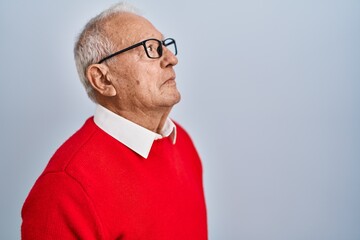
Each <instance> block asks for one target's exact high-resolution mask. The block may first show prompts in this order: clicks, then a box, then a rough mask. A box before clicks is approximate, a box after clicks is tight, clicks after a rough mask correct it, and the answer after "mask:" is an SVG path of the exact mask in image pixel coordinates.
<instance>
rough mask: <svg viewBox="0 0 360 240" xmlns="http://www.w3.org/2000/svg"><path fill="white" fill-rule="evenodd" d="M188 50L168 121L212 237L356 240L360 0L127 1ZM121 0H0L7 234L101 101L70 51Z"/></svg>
mask: <svg viewBox="0 0 360 240" xmlns="http://www.w3.org/2000/svg"><path fill="white" fill-rule="evenodd" d="M130 2H132V3H134V4H135V5H137V6H138V7H139V8H140V9H142V11H143V12H144V14H145V16H146V17H148V18H149V19H150V20H151V21H153V23H154V24H155V25H156V26H157V27H158V28H159V29H160V30H161V31H162V32H163V33H164V34H165V36H171V37H174V38H175V39H176V40H177V42H178V47H179V51H180V53H179V56H178V57H179V65H178V66H177V67H176V70H177V82H178V86H179V89H180V91H181V92H182V97H183V98H182V101H181V103H180V104H178V105H177V106H176V107H175V108H174V110H173V113H172V117H173V118H174V119H176V120H177V121H179V122H180V123H181V124H182V125H183V126H185V128H186V129H187V130H188V131H189V132H190V134H191V135H192V137H193V139H194V141H195V143H196V145H197V147H198V150H199V152H200V154H201V156H202V160H203V167H204V173H205V175H204V181H205V191H206V198H207V206H208V217H209V234H210V239H213V240H216V239H226V240H232V239H244V240H265V239H266V240H305V239H306V240H308V239H311V240H319V239H321V240H323V239H325V240H359V239H360V127H359V126H360V125H359V123H360V1H358V0H327V1H325V0H311V1H310V0H302V1H300V0H299V1H285V0H268V1H266V0H243V1H241V0H239V1H235V0H234V1H230V0H223V1H205V0H199V1H190V0H183V1H160V0H159V1H155V0H154V1H146V0H138V1H135V0H134V1H130ZM113 3H114V1H111V0H103V1H95V0H91V1H89V0H88V1H85V0H77V1H70V0H64V1H45V0H37V1H36V0H30V1H25V0H12V1H2V2H1V3H0V14H1V15H0V33H1V37H0V43H1V44H0V53H1V55H0V81H1V87H0V114H1V118H0V121H1V124H0V150H1V151H0V152H1V162H0V171H1V172H0V187H1V189H0V190H1V198H0V210H1V212H0V239H18V238H20V230H19V229H20V224H21V218H20V209H21V206H22V203H23V201H24V199H25V197H26V196H27V194H28V192H29V190H30V188H31V186H32V185H33V183H34V181H35V180H36V178H37V177H38V175H39V174H40V173H41V172H42V170H43V169H44V167H45V166H46V163H47V162H48V160H49V158H50V157H51V156H52V154H53V153H54V151H55V150H56V149H57V148H58V147H59V145H60V144H61V143H62V142H64V141H65V140H66V139H67V138H68V137H69V136H70V135H71V134H72V133H73V132H74V131H75V130H76V129H78V128H79V127H80V126H81V125H82V124H83V122H84V121H85V119H86V118H87V117H89V116H91V115H92V114H93V111H94V105H93V104H92V103H91V102H90V100H88V99H87V97H86V94H85V91H84V90H83V88H82V86H81V84H80V81H79V80H78V77H77V73H76V70H75V65H74V61H73V55H72V49H73V43H74V39H75V36H76V35H77V34H78V33H79V31H80V30H81V28H82V27H83V26H84V24H85V23H86V21H87V20H89V19H90V18H91V17H93V16H94V15H95V14H97V13H99V12H100V11H101V10H103V9H105V8H107V7H108V6H109V5H111V4H113Z"/></svg>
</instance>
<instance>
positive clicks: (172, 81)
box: [163, 76, 176, 85]
mask: <svg viewBox="0 0 360 240" xmlns="http://www.w3.org/2000/svg"><path fill="white" fill-rule="evenodd" d="M175 78H176V77H175V76H172V77H170V78H168V79H167V80H166V81H165V82H164V83H163V84H164V85H172V84H176V81H175Z"/></svg>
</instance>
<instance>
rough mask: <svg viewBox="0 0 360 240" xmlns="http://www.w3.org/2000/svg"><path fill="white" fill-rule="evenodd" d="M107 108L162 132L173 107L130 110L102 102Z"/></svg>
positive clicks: (141, 124) (157, 131) (154, 130)
mask: <svg viewBox="0 0 360 240" xmlns="http://www.w3.org/2000/svg"><path fill="white" fill-rule="evenodd" d="M101 105H102V106H104V107H105V108H107V109H109V110H110V111H112V112H114V113H116V114H117V115H119V116H121V117H123V118H126V119H127V120H129V121H131V122H133V123H136V124H138V125H140V126H142V127H144V128H146V129H148V130H150V131H153V132H156V133H159V134H160V132H161V130H162V128H163V126H164V124H165V121H166V119H167V118H168V116H169V113H170V111H171V108H164V109H160V110H159V109H158V110H156V111H155V110H153V111H146V112H145V111H141V110H138V111H134V110H132V111H128V110H121V109H117V108H116V107H113V106H112V105H106V104H101Z"/></svg>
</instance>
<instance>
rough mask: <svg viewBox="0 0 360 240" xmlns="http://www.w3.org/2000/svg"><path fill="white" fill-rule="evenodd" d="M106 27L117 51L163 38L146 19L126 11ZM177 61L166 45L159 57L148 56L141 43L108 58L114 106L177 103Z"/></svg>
mask: <svg viewBox="0 0 360 240" xmlns="http://www.w3.org/2000/svg"><path fill="white" fill-rule="evenodd" d="M105 29H106V32H107V34H108V36H109V37H110V39H111V41H113V42H114V43H115V45H116V47H117V48H118V50H120V49H124V48H126V47H129V46H131V45H133V44H136V43H138V42H141V41H143V40H146V39H149V38H156V39H159V40H163V36H162V34H161V33H160V32H159V31H158V30H157V29H156V28H155V27H154V26H153V25H152V24H151V23H150V22H149V21H147V20H146V19H145V18H143V17H140V16H136V15H133V14H128V13H126V14H125V13H124V14H119V15H117V16H115V17H114V18H112V19H111V20H110V21H109V22H108V23H107V24H106V25H105ZM124 36H125V37H124ZM177 62H178V60H177V58H176V56H175V55H174V54H173V53H171V52H170V51H169V50H167V49H166V48H165V47H163V55H162V56H161V58H159V59H150V58H148V57H147V55H146V53H145V50H144V48H143V46H139V47H136V48H134V49H132V50H129V51H127V52H124V53H122V54H119V55H117V56H115V57H114V58H112V59H111V60H109V61H108V62H107V65H108V67H109V70H110V76H111V82H112V84H113V86H114V87H115V89H116V96H115V98H116V105H117V106H116V107H119V110H126V111H139V110H140V111H142V112H147V111H159V109H161V108H169V107H170V108H171V107H172V106H173V105H174V104H176V103H178V102H179V101H180V93H179V91H178V90H177V87H176V82H175V71H174V69H173V67H174V66H175V65H176V64H177Z"/></svg>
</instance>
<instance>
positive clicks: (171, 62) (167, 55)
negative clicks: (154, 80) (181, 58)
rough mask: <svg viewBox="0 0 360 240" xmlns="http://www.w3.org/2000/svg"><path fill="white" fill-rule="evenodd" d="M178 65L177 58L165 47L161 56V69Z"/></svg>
mask: <svg viewBox="0 0 360 240" xmlns="http://www.w3.org/2000/svg"><path fill="white" fill-rule="evenodd" d="M177 63H178V59H177V57H176V56H175V55H174V54H173V53H172V52H171V51H170V50H169V49H167V48H166V47H163V55H162V56H161V67H162V68H165V67H168V66H175V65H176V64H177Z"/></svg>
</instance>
